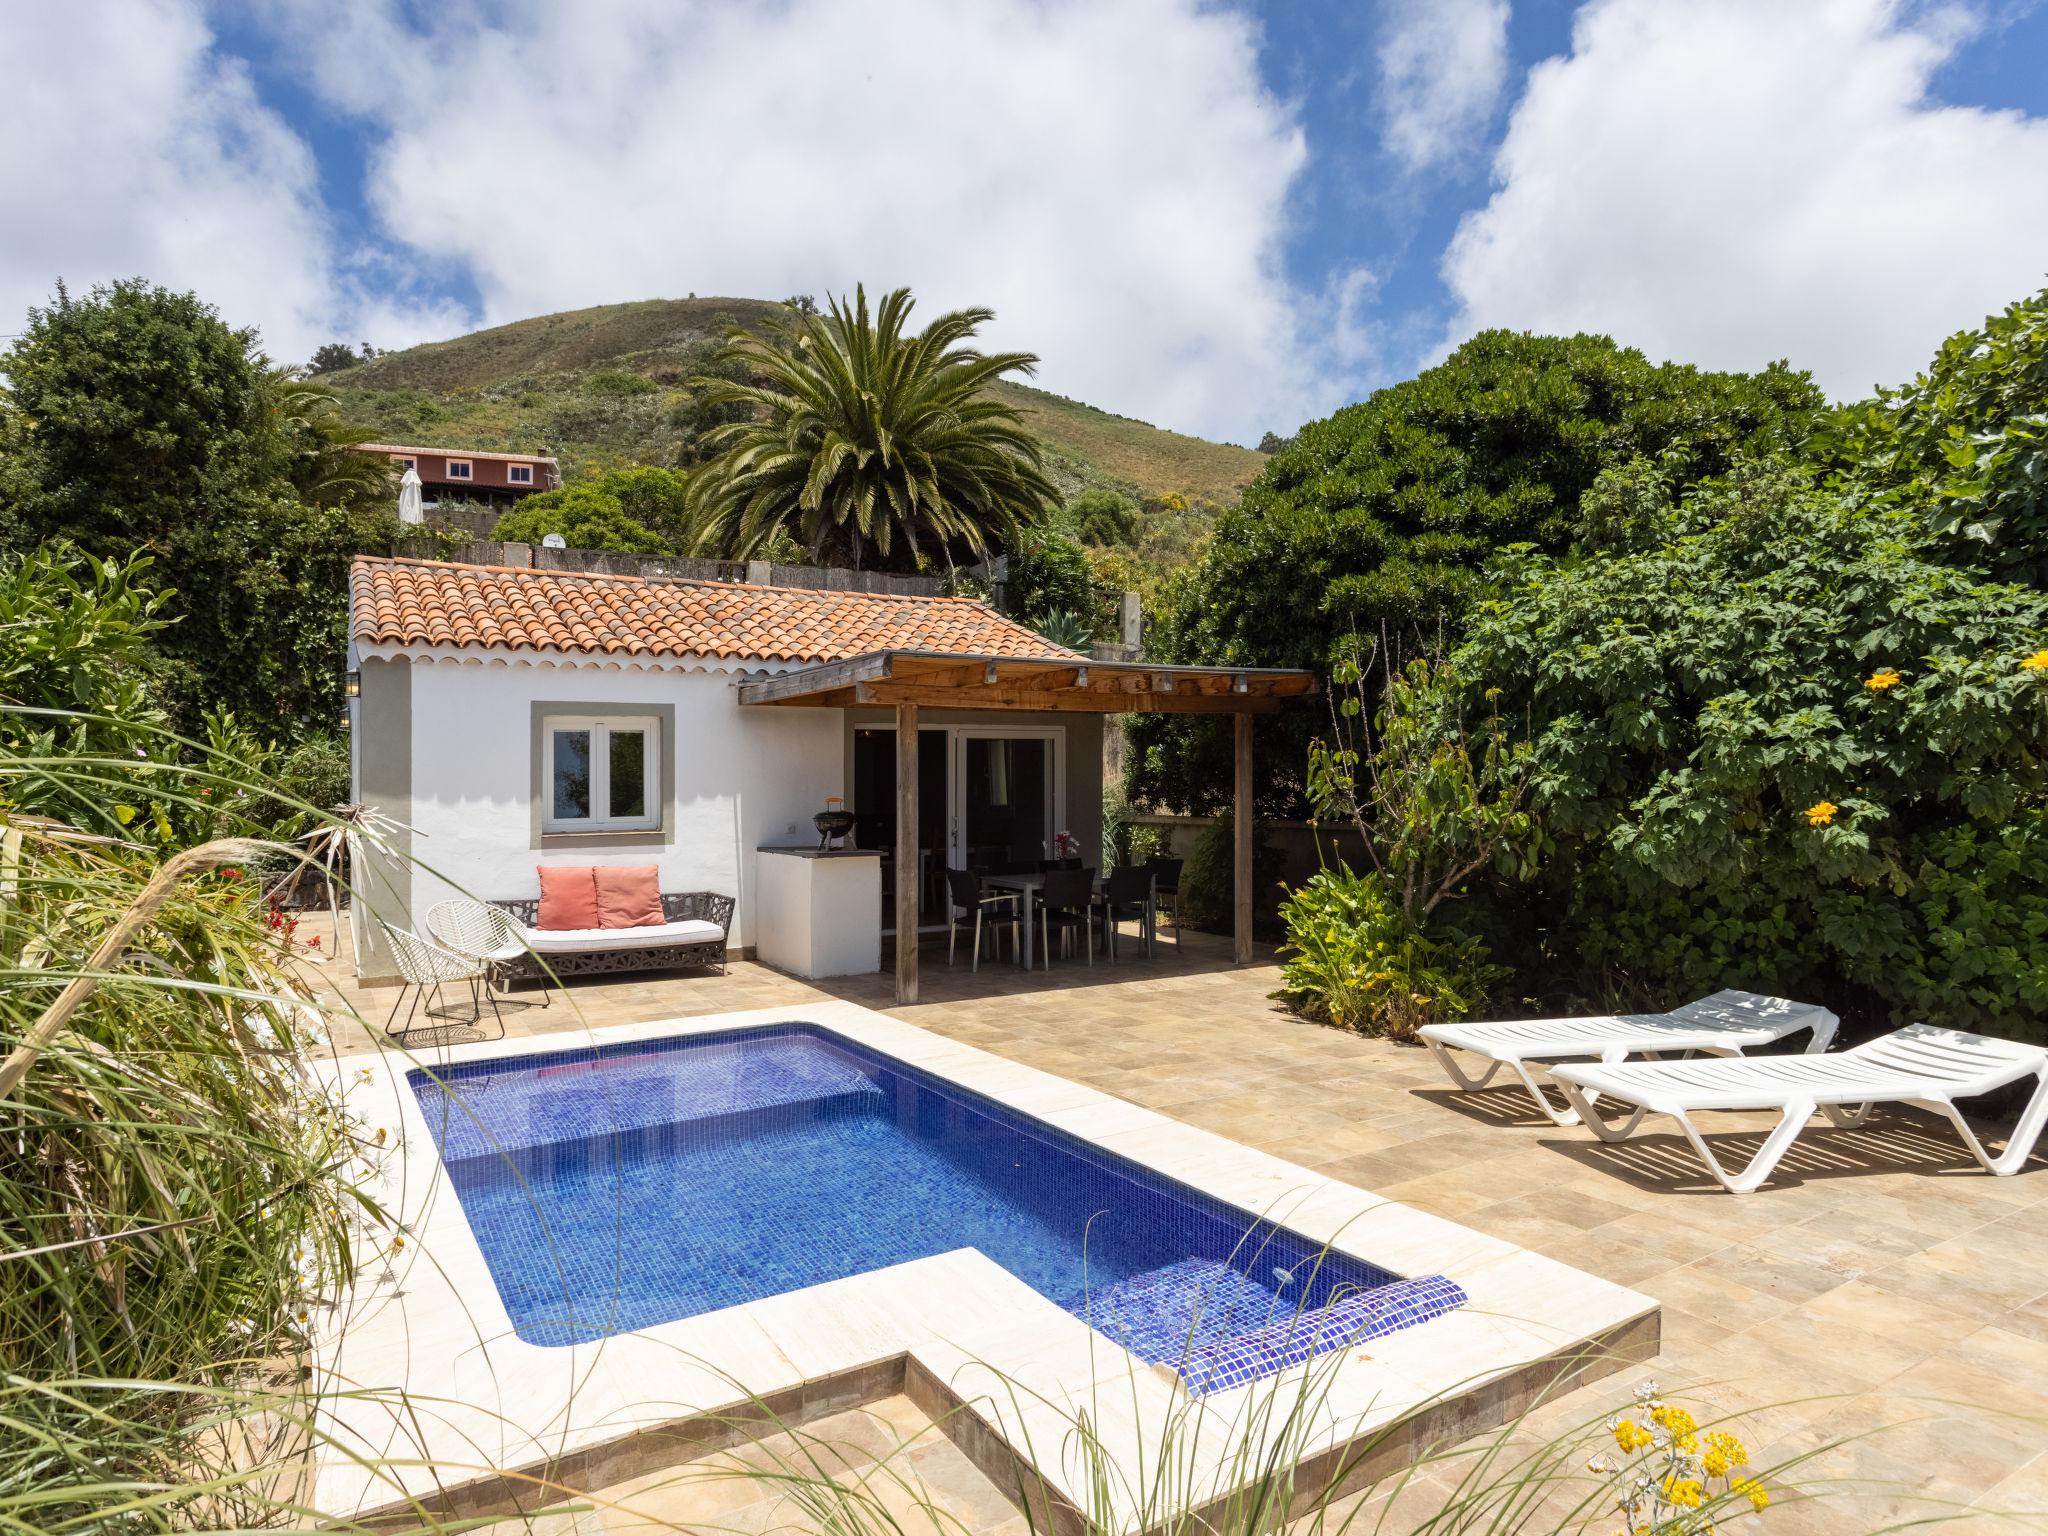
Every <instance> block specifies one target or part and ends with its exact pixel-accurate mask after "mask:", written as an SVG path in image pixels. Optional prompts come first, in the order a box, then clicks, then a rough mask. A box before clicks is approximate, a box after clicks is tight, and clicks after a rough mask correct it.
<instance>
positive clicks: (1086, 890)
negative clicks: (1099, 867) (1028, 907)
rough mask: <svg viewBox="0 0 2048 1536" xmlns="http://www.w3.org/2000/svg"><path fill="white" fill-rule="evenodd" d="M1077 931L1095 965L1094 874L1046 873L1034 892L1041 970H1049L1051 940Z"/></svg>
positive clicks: (1082, 871)
mask: <svg viewBox="0 0 2048 1536" xmlns="http://www.w3.org/2000/svg"><path fill="white" fill-rule="evenodd" d="M1076 931H1078V932H1079V933H1080V935H1081V941H1082V943H1083V944H1084V945H1085V946H1086V948H1087V952H1088V963H1089V964H1090V965H1093V964H1094V963H1095V871H1094V870H1092V869H1052V870H1047V871H1046V875H1045V883H1044V884H1043V885H1041V886H1040V887H1039V888H1038V940H1039V944H1040V946H1041V947H1042V948H1043V949H1044V951H1045V968H1046V969H1047V970H1051V969H1052V936H1053V934H1055V933H1058V934H1060V935H1061V936H1062V937H1064V936H1065V935H1067V934H1070V933H1074V932H1076Z"/></svg>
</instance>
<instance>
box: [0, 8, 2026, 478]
mask: <svg viewBox="0 0 2048 1536" xmlns="http://www.w3.org/2000/svg"><path fill="white" fill-rule="evenodd" d="M0 70H4V72H5V74H6V76H7V78H9V79H10V81H11V82H20V83H21V88H20V89H18V90H12V91H10V92H9V93H8V95H7V96H6V98H5V99H4V100H0V134H4V136H5V141H6V142H8V143H9V144H10V145H11V146H13V147H14V148H13V151H12V152H11V153H10V155H9V156H8V157H7V159H6V160H5V161H4V162H0V196H5V197H6V199H7V206H8V207H9V208H10V209H13V210H15V211H16V213H17V215H18V216H19V217H18V218H17V221H16V228H15V229H14V230H13V231H12V232H11V233H10V236H9V238H8V239H7V240H6V241H4V242H0V312H4V314H5V317H6V318H5V319H0V331H11V330H14V329H16V328H17V326H16V324H14V323H12V322H13V321H14V319H15V317H18V316H19V315H20V313H21V312H22V310H23V308H24V307H25V306H26V305H28V304H30V303H34V302H38V301H40V300H41V299H42V298H43V297H45V296H46V295H47V294H48V293H49V291H50V287H51V284H52V283H53V281H54V280H55V279H56V278H57V277H59V276H62V277H63V278H65V279H66V280H67V281H69V282H70V283H72V284H73V286H85V285H89V284H90V283H92V282H94V281H104V280H106V279H109V278H112V277H116V276H122V275H131V274H142V275H145V276H148V277H151V278H153V279H156V280H158V281H162V282H166V283H171V284H174V285H176V286H180V287H191V288H195V289H197V290H198V291H200V292H201V293H202V294H203V295H204V296H206V297H207V298H209V299H211V300H213V301H214V302H215V303H217V304H218V305H219V306H220V307H221V309H222V310H223V312H224V313H226V314H227V315H228V316H229V317H230V318H232V319H234V320H236V321H237V322H238V323H245V324H251V325H255V326H257V327H259V328H260V329H261V331H262V333H263V336H264V338H265V341H266V344H267V345H268V346H269V347H270V348H271V350H272V351H273V352H274V353H275V354H276V355H278V356H280V357H286V358H293V357H302V356H304V355H306V354H307V353H309V352H310V350H311V348H312V347H313V346H314V345H316V344H317V343H318V342H319V341H322V340H326V339H330V338H332V337H342V338H346V339H350V340H358V339H367V340H370V341H373V342H375V343H376V344H378V345H379V346H396V345H403V344H407V343H410V342H413V341H417V340H422V339H430V338H433V337H438V336H445V335H451V334H456V333H459V332H461V331H465V330H469V329H473V328H476V327H478V326H481V325H486V324H495V323H501V322H503V321H507V320H512V319H517V318H521V317H523V316H525V315H529V314H533V313H539V312H544V311H547V310H552V309H560V308H570V307H574V306H577V305H582V304H589V303H600V302H611V301H617V300H624V299H631V298H641V297H656V296H680V295H682V294H684V293H687V292H697V293H700V294H710V293H742V294H747V295H752V296H758V297H770V298H778V297H782V296H784V295H785V294H787V293H791V292H813V293H818V294H823V293H824V292H827V291H838V290H842V289H845V288H847V287H850V286H851V285H852V284H853V283H854V282H856V281H865V282H866V283H867V284H868V285H869V286H870V288H880V287H887V286H893V285H895V284H897V283H908V284H909V285H911V286H912V287H913V288H914V289H915V290H916V292H917V293H918V295H919V297H920V300H921V301H922V303H923V305H924V307H925V308H927V309H930V308H932V307H935V306H953V305H958V304H967V303H983V304H987V305H990V306H992V307H993V308H995V309H996V311H997V320H996V322H995V324H994V326H993V327H992V328H991V331H990V339H991V341H992V342H994V343H995V344H998V345H1002V346H1007V347H1020V348H1026V349H1029V350H1033V351H1036V352H1038V353H1039V354H1041V356H1042V358H1043V364H1042V368H1041V374H1040V381H1041V382H1042V383H1043V384H1045V385H1046V386H1047V387H1049V388H1054V389H1057V390H1060V391H1062V392H1064V393H1068V394H1072V395H1075V396H1077V397H1079V398H1083V399H1087V400H1090V401H1091V402H1093V403H1095V404H1099V405H1102V406H1104V407H1107V408H1110V409H1114V410H1120V411H1124V412H1127V413H1129V414H1132V415H1136V416H1141V417H1144V418H1146V419H1149V420H1154V421H1157V422H1159V423H1161V424H1162V425H1168V426H1174V427H1179V428H1182V429H1184V430H1189V431H1196V432H1201V433H1204V434H1206V435H1209V436H1216V437H1228V438H1233V439H1236V440H1239V441H1247V442H1249V441H1255V440H1256V439H1257V437H1258V435H1259V434H1260V432H1261V431H1263V430H1266V429H1268V428H1274V429H1278V430H1280V431H1283V432H1284V431H1287V430H1290V429H1291V428H1292V427H1293V426H1295V425H1296V424H1298V423H1299V422H1300V421H1301V420H1303V419H1305V418H1306V417H1309V416H1312V415H1318V414H1322V413H1323V412H1326V411H1328V410H1329V409H1332V408H1333V407H1335V406H1337V405H1339V404H1342V403H1344V402H1345V401H1347V400H1350V399H1355V398H1358V397H1359V396H1360V395H1362V394H1363V393H1365V392H1366V391H1368V390H1370V389H1371V388H1374V387H1376V386H1378V385H1380V384H1383V383H1386V382H1390V381H1392V380H1394V379H1397V378H1401V377H1405V376H1407V375H1409V374H1412V373H1413V372H1414V371H1415V370H1416V369H1417V368H1419V367H1422V366H1426V365H1427V364H1428V363H1429V362H1431V361H1433V360H1435V359H1436V358H1439V357H1441V356H1442V355H1443V354H1444V352H1445V351H1447V350H1448V349H1449V348H1450V347H1452V346H1454V345H1455V344H1456V343H1457V342H1458V341H1459V340H1461V339H1462V338H1463V337H1464V336H1467V335H1469V334H1471V333H1472V332H1473V331H1474V330H1476V329H1479V328H1482V327H1486V326H1495V325H1506V326H1512V327H1514V328H1517V329H1535V330H1550V331H1560V330H1574V329H1590V330H1600V331H1606V332H1609V333H1610V334H1614V335H1616V336H1617V337H1619V338H1620V339H1622V340H1624V341H1628V342H1630V343H1632V344H1635V345H1639V346H1642V347H1643V348H1644V349H1645V350H1646V351H1648V352H1650V353H1652V355H1655V356H1658V357H1672V358H1679V359H1683V360H1687V361H1694V362H1699V363H1702V364H1706V365H1711V366H1720V367H1756V366H1760V365H1762V364H1764V363H1766V362H1768V361H1770V360H1772V359H1773V358H1776V357H1780V356H1784V357H1790V358H1791V359H1792V360H1793V361H1794V362H1796V363H1799V364H1800V365H1802V366H1807V367H1811V368H1812V369H1814V371H1815V373H1816V376H1817V377H1819V378H1820V379H1821V381H1822V383H1823V384H1824V385H1825V386H1826V387H1827V388H1829V389H1830V390H1831V391H1832V392H1833V393H1835V394H1837V395H1838V396H1850V395H1855V394H1860V393H1862V392H1864V391H1865V390H1866V389H1867V388H1868V387H1870V386H1871V385H1872V384H1874V383H1877V382H1879V381H1894V380H1897V379H1899V378H1902V377H1904V376H1906V375H1908V374H1910V373H1911V371H1912V370H1913V369H1914V368H1915V367H1916V366H1917V365H1918V364H1919V362H1921V361H1922V360H1924V358H1925V357H1926V356H1927V355H1928V353H1929V352H1930V351H1931V349H1932V347H1933V346H1934V345H1935V343H1936V342H1938V341H1939V339H1940V338H1941V337H1942V336H1943V335H1945V334H1947V333H1948V332H1950V331H1953V330H1955V329H1957V328H1959V327H1962V326H1964V325H1968V324H1972V323H1975V322H1976V321H1977V320H1978V319H1979V318H1981V316H1982V315H1983V314H1984V313H1985V312H1986V311H1987V310H1989V309H1992V308H1996V307H1999V306H2002V305H2003V304H2004V303H2006V302H2009V301H2010V300H2012V299H2014V298H2016V297H2019V296H2020V295H2022V294H2024V293H2027V292H2031V291H2033V290H2035V289H2037V288H2039V287H2041V286H2042V285H2043V284H2044V283H2048V6H2042V5H2038V4H2021V3H2012V0H1977V3H1956V4H1929V3H1909V0H1684V3H1674V0H1587V3H1584V4H1572V3H1566V0H1376V3H1365V0H1353V3H1345V0H1301V3H1294V4H1277V3H1276V4H1268V5H1264V6H1252V5H1248V4H1247V5H1238V6H1232V5H1225V4H1206V3H1196V0H1117V3H1114V4H1106V3H1092V0H980V3H977V4H974V5H958V4H952V3H947V0H776V3H772V4H769V3H742V0H605V3H604V4H601V5H589V6H580V5H579V6H574V7H565V6H559V5H553V4H548V3H545V0H459V3H444V4H437V5H431V6H427V5H415V4H410V3H407V0H321V3H316V0H222V3H216V4H206V3H202V0H79V3H74V4H69V5H63V6H59V5H56V4H48V5H42V4H25V5H20V6H9V7H4V8H0ZM23 210H30V211H31V212H30V213H28V214H25V215H24V214H23V213H22V211H23Z"/></svg>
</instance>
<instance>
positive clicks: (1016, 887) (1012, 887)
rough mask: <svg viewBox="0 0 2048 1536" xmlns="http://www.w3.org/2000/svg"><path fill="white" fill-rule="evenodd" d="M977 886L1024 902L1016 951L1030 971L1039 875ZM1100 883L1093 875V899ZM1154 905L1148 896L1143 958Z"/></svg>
mask: <svg viewBox="0 0 2048 1536" xmlns="http://www.w3.org/2000/svg"><path fill="white" fill-rule="evenodd" d="M981 883H982V884H983V885H985V886H987V887H988V888H989V889H991V890H997V891H1015V892H1017V893H1018V894H1019V895H1021V896H1022V897H1023V898H1024V942H1023V943H1022V944H1020V945H1018V946H1017V948H1018V951H1019V953H1020V954H1021V956H1022V958H1023V965H1024V969H1025V970H1027V971H1028V970H1030V969H1031V958H1032V951H1033V950H1034V949H1035V948H1036V947H1037V940H1036V938H1035V937H1034V932H1033V929H1032V927H1031V916H1032V913H1033V912H1034V911H1035V910H1036V909H1037V906H1038V893H1039V890H1040V889H1041V888H1042V887H1043V886H1044V885H1045V876H1044V875H1042V874H1029V875H983V876H982V877H981ZM1102 883H1103V877H1102V876H1101V875H1097V876H1096V877H1095V885H1094V888H1095V895H1096V896H1097V897H1100V896H1101V895H1102ZM1156 902H1157V898H1156V897H1154V896H1152V895H1149V894H1148V895H1147V896H1146V898H1145V952H1146V953H1147V954H1150V953H1151V952H1152V933H1153V926H1154V924H1155V923H1156V922H1157V921H1158V917H1159V909H1158V906H1157V905H1156ZM1105 942H1106V940H1105ZM999 953H1000V951H999Z"/></svg>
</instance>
